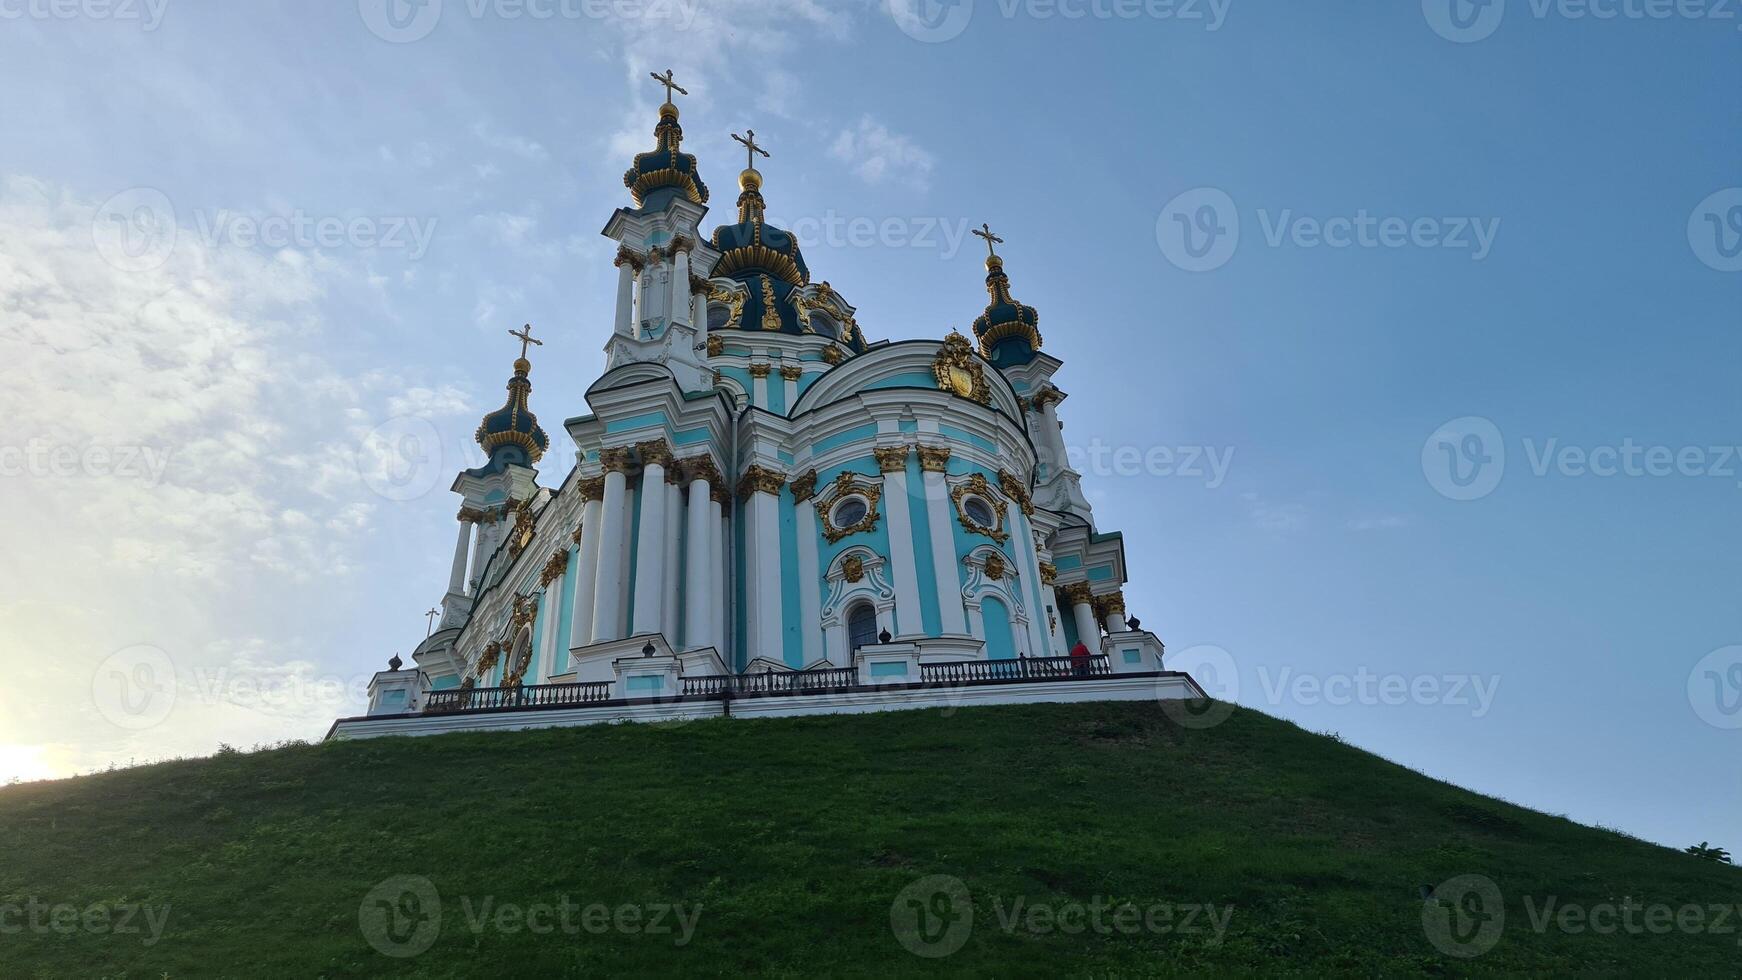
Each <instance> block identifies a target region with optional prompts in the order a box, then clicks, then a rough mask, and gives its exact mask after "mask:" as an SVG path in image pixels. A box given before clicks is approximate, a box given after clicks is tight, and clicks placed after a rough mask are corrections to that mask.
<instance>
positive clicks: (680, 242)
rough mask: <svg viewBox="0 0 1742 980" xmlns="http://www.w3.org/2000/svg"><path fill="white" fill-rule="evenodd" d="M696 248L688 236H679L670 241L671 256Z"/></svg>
mask: <svg viewBox="0 0 1742 980" xmlns="http://www.w3.org/2000/svg"><path fill="white" fill-rule="evenodd" d="M695 247H696V242H695V239H693V238H690V237H689V236H688V235H679V236H677V237H676V238H673V239H672V240H671V254H673V255H678V254H680V253H683V252H688V251H689V250H690V249H692V248H695Z"/></svg>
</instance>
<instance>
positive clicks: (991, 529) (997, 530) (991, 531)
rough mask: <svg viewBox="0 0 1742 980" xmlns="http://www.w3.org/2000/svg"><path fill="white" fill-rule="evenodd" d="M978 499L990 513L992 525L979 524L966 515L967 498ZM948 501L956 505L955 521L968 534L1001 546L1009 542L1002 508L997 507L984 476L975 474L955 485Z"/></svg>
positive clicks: (990, 487)
mask: <svg viewBox="0 0 1742 980" xmlns="http://www.w3.org/2000/svg"><path fill="white" fill-rule="evenodd" d="M969 497H979V498H980V499H981V500H984V501H985V502H986V506H987V507H989V508H990V509H991V511H992V524H991V525H990V526H988V525H985V524H981V523H980V522H979V521H976V520H974V518H972V517H970V516H969V515H968V498H969ZM950 499H951V500H953V501H955V504H956V520H957V521H959V522H961V525H962V527H964V528H966V529H967V531H968V533H970V534H982V535H985V536H986V537H988V538H991V539H992V540H994V541H996V542H998V543H999V544H1003V543H1004V542H1006V541H1008V540H1010V533H1009V532H1008V531H1006V530H1004V516H1003V508H1001V507H999V506H998V502H997V501H998V498H997V497H996V496H995V495H994V494H993V492H992V483H991V481H989V480H987V479H986V474H984V473H975V474H974V475H973V476H971V477H969V478H968V479H967V480H966V481H965V482H962V483H960V484H957V485H956V487H955V488H954V489H953V490H951V491H950Z"/></svg>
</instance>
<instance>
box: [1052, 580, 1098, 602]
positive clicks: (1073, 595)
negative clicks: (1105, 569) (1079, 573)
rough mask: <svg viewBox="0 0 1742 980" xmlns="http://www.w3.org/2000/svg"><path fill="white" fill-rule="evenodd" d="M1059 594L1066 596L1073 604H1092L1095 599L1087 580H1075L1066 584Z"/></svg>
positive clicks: (1067, 600)
mask: <svg viewBox="0 0 1742 980" xmlns="http://www.w3.org/2000/svg"><path fill="white" fill-rule="evenodd" d="M1059 595H1062V596H1064V597H1065V601H1066V602H1068V603H1070V604H1071V605H1073V606H1092V605H1093V604H1094V601H1095V597H1094V595H1093V594H1092V593H1090V591H1089V583H1087V582H1074V583H1072V584H1070V585H1066V586H1064V587H1062V588H1060V589H1059Z"/></svg>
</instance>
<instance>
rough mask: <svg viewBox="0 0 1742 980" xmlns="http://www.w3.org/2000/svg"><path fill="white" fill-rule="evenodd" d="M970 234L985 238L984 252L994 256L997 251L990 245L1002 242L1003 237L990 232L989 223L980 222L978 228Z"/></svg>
mask: <svg viewBox="0 0 1742 980" xmlns="http://www.w3.org/2000/svg"><path fill="white" fill-rule="evenodd" d="M972 234H973V235H975V236H976V237H979V238H984V239H986V254H987V255H989V256H993V257H996V256H997V255H998V251H997V250H996V249H994V248H993V247H992V246H994V245H1002V244H1004V239H1002V238H999V237H998V236H997V235H994V234H992V226H991V225H989V224H984V223H982V224H981V225H980V228H979V229H976V230H975V231H973V232H972Z"/></svg>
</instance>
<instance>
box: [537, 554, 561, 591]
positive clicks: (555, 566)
mask: <svg viewBox="0 0 1742 980" xmlns="http://www.w3.org/2000/svg"><path fill="white" fill-rule="evenodd" d="M568 570H569V549H567V548H558V549H557V550H556V551H554V552H552V553H551V556H550V560H549V561H547V562H545V563H544V570H543V571H541V572H539V573H538V584H539V585H542V586H544V587H546V588H549V587H550V583H552V582H555V581H556V580H557V579H559V578H562V577H563V573H564V572H566V571H568Z"/></svg>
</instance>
